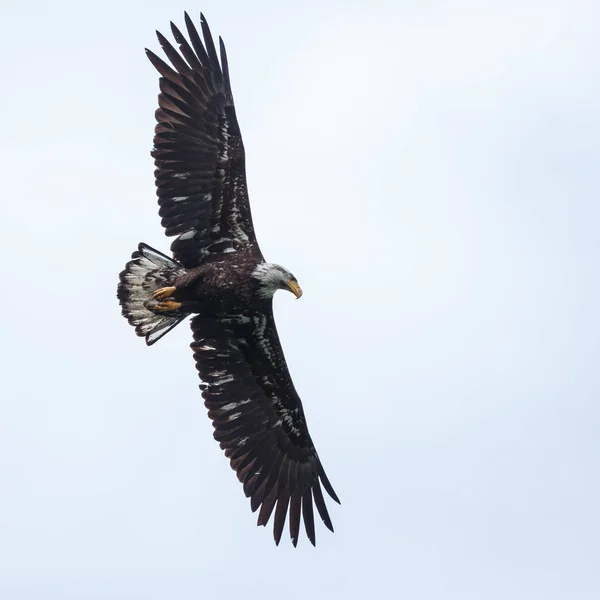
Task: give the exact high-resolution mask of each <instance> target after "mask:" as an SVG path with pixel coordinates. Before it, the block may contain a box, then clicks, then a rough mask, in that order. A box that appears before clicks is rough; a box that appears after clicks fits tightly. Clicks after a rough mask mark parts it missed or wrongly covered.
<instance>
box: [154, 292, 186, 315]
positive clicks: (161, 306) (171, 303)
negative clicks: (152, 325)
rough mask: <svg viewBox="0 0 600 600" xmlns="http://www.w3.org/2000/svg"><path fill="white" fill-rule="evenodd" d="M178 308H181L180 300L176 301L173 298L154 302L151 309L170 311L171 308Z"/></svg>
mask: <svg viewBox="0 0 600 600" xmlns="http://www.w3.org/2000/svg"><path fill="white" fill-rule="evenodd" d="M167 289H168V288H167ZM159 291H160V290H159ZM178 308H181V302H176V301H175V300H163V301H161V302H158V303H157V304H155V305H154V306H153V307H152V310H153V311H154V312H171V311H173V310H177V309H178Z"/></svg>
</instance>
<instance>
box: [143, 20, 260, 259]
mask: <svg viewBox="0 0 600 600" xmlns="http://www.w3.org/2000/svg"><path fill="white" fill-rule="evenodd" d="M200 20H201V27H202V34H203V36H204V44H203V43H202V40H201V39H200V36H199V35H198V31H197V30H196V28H195V27H194V24H193V23H192V20H191V19H190V17H189V16H188V14H187V13H186V14H185V24H186V28H187V32H188V36H189V39H190V42H191V45H190V42H188V41H187V40H186V38H185V37H184V36H183V34H182V33H181V32H180V31H179V29H177V27H175V25H173V23H171V30H172V32H173V35H174V37H175V40H176V41H177V43H178V44H179V49H180V51H181V54H180V53H179V52H177V50H175V48H173V46H172V45H171V44H170V43H169V42H168V41H167V39H166V38H165V37H164V36H163V35H162V34H161V33H159V32H156V33H157V36H158V41H159V42H160V45H161V46H162V48H163V50H164V52H165V54H166V55H167V58H168V59H169V61H170V62H171V64H172V65H173V67H174V69H173V68H171V67H170V66H169V65H167V64H166V63H165V62H164V61H162V60H161V59H160V58H158V56H156V55H155V54H154V53H153V52H151V51H150V50H148V49H146V53H147V55H148V58H149V59H150V61H151V62H152V64H153V65H154V66H155V67H156V69H157V70H158V72H159V73H160V74H161V75H162V77H161V78H160V90H161V93H160V94H159V96H158V104H159V108H158V110H157V111H156V120H157V121H158V124H157V125H156V128H155V134H154V150H153V152H152V156H153V157H154V159H155V161H154V164H155V165H156V170H155V172H154V175H155V177H156V187H157V194H158V204H159V206H160V210H159V215H160V216H161V217H162V224H163V226H164V227H165V229H166V232H165V233H166V234H167V235H169V236H171V235H177V236H178V237H177V239H176V240H174V241H173V243H172V244H171V250H172V251H173V255H174V257H175V258H176V259H177V260H178V261H179V262H181V264H183V266H185V267H188V268H190V267H194V266H196V265H198V263H199V262H200V261H201V260H202V258H203V257H204V256H206V255H207V254H210V253H221V252H231V251H235V250H237V249H239V248H240V247H242V246H244V245H246V244H252V245H253V246H255V247H256V252H257V253H258V254H259V255H260V250H259V249H258V245H257V244H256V238H255V236H254V227H253V225H252V215H251V213H250V204H249V202H248V189H247V186H246V168H245V156H244V145H243V143H242V136H241V133H240V128H239V125H238V122H237V118H236V116H235V108H234V106H233V96H232V94H231V84H230V82H229V69H228V66H227V55H226V54H225V46H224V45H223V40H221V38H219V46H220V54H221V63H220V64H219V58H218V57H217V52H216V50H215V45H214V42H213V39H212V36H211V33H210V29H209V28H208V24H207V22H206V19H205V18H204V16H203V15H201V16H200Z"/></svg>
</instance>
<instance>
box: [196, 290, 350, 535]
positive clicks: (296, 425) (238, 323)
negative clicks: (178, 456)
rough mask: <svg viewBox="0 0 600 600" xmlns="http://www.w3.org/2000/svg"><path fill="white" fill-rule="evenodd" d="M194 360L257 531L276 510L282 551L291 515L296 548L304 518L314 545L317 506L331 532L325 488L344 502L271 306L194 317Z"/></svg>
mask: <svg viewBox="0 0 600 600" xmlns="http://www.w3.org/2000/svg"><path fill="white" fill-rule="evenodd" d="M192 330H193V331H194V342H193V344H192V349H193V350H194V358H195V360H196V368H197V369H198V371H199V373H200V378H201V379H202V380H203V382H204V384H202V385H201V386H200V388H201V389H202V390H203V392H202V396H203V397H204V403H205V405H206V407H207V408H208V414H209V417H210V418H211V419H212V421H213V426H214V427H215V432H214V437H215V439H216V440H217V441H219V442H220V444H221V448H222V449H223V450H225V455H226V456H227V457H228V458H229V459H230V461H231V466H232V468H233V469H234V470H235V471H237V475H238V479H239V480H240V481H241V482H242V483H243V485H244V492H245V494H246V496H247V497H249V498H250V502H251V508H252V511H253V512H254V511H256V510H258V509H259V507H260V511H259V514H258V525H266V524H267V522H268V521H269V518H270V517H271V514H272V512H273V510H275V518H274V526H273V535H274V537H275V542H276V543H277V544H279V541H280V539H281V534H282V531H283V528H284V524H285V520H286V515H287V513H288V509H289V527H290V535H291V538H292V543H293V544H294V546H295V545H296V544H297V542H298V534H299V530H300V520H301V516H302V517H303V520H304V527H305V530H306V535H307V536H308V538H309V539H310V541H311V542H312V544H313V545H314V544H315V522H314V516H313V503H314V505H315V506H316V507H317V511H318V513H319V515H320V516H321V519H322V520H323V522H324V523H325V525H326V527H327V528H328V529H330V530H331V531H333V525H332V524H331V519H330V518H329V513H328V512H327V507H326V505H325V500H324V498H323V492H322V490H321V484H322V485H323V487H324V488H325V489H326V490H327V492H328V494H329V495H330V496H331V497H332V498H333V499H334V500H335V501H336V502H338V503H339V499H338V497H337V495H336V493H335V492H334V490H333V488H332V487H331V484H330V483H329V480H328V479H327V476H326V475H325V471H324V470H323V467H322V465H321V461H320V460H319V457H318V455H317V452H316V450H315V447H314V445H313V442H312V440H311V438H310V435H309V433H308V428H307V426H306V419H305V417H304V411H303V410H302V402H301V401H300V398H299V396H298V394H297V392H296V390H295V389H294V385H293V383H292V380H291V377H290V374H289V372H288V369H287V365H286V362H285V357H284V355H283V351H282V349H281V344H280V342H279V336H278V335H277V329H276V328H275V320H274V319H273V312H272V309H271V302H270V301H269V303H268V310H266V311H265V312H264V313H254V314H238V315H230V316H228V317H223V318H220V319H212V318H206V317H202V316H197V317H194V319H193V320H192Z"/></svg>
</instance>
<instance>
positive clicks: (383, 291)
mask: <svg viewBox="0 0 600 600" xmlns="http://www.w3.org/2000/svg"><path fill="white" fill-rule="evenodd" d="M184 9H187V10H189V11H190V12H191V13H192V14H194V15H195V18H197V15H198V13H199V11H200V10H203V11H204V12H205V14H206V16H207V18H208V20H209V22H210V24H211V28H212V30H213V34H214V35H215V37H216V36H217V35H219V34H221V35H223V37H224V39H225V41H226V44H227V49H228V55H229V61H230V67H231V73H232V80H233V89H234V95H235V97H236V103H237V110H238V117H239V120H240V123H241V126H242V130H243V134H244V140H245V145H246V152H247V156H248V159H247V163H248V165H247V167H248V177H249V186H250V194H251V201H252V208H253V214H254V220H255V225H256V229H257V233H258V236H259V240H260V243H261V246H262V249H263V251H264V253H265V255H266V256H267V257H268V258H269V259H270V260H273V261H275V262H279V263H281V264H283V265H285V266H287V267H288V268H290V269H291V270H292V271H293V272H294V273H295V274H296V275H297V277H298V278H299V280H300V282H301V284H302V286H303V288H304V290H305V295H304V297H303V298H302V300H301V301H300V302H295V301H293V298H292V296H291V295H284V294H280V295H279V296H278V297H277V299H276V302H275V304H276V318H277V322H278V326H279V330H280V334H281V337H282V341H283V345H284V349H285V351H286V356H287V359H288V363H289V365H290V368H291V372H292V375H293V377H294V380H295V382H296V386H297V388H298V390H299V392H300V394H301V396H302V397H303V399H304V405H305V410H306V413H307V417H308V420H309V425H310V430H311V433H312V436H313V439H314V440H315V443H316V445H317V448H318V450H319V453H320V455H321V458H322V460H323V463H324V465H325V468H326V470H327V472H328V474H329V476H330V479H331V481H332V483H333V485H334V487H335V488H336V490H337V492H338V494H339V495H340V497H341V499H342V506H341V507H338V506H336V505H334V504H333V503H330V506H331V515H332V518H333V521H334V525H335V527H336V533H335V534H334V535H332V534H330V533H329V532H327V531H326V530H325V528H324V527H323V526H320V523H319V524H318V525H319V527H318V530H317V548H316V549H314V548H312V547H311V546H310V545H309V543H308V542H307V540H306V538H305V537H302V539H301V541H300V544H299V547H298V548H297V549H296V550H294V549H293V548H292V546H291V544H290V543H289V541H288V538H287V535H286V537H285V539H284V540H283V542H282V544H281V545H280V547H279V548H276V547H275V545H274V544H273V541H272V534H271V530H270V528H269V529H268V530H266V531H265V530H263V529H258V528H256V526H255V520H256V515H253V514H252V513H251V512H250V507H249V502H248V501H247V500H246V499H245V498H244V495H243V492H242V489H241V486H240V485H239V483H238V481H237V479H236V477H235V475H234V473H233V471H231V469H230V468H229V466H228V464H227V461H226V459H225V458H224V457H223V456H222V453H221V451H220V450H219V448H218V445H217V443H216V442H214V440H213V439H212V426H211V425H210V422H209V420H208V419H207V417H206V415H205V409H204V407H203V405H202V400H201V397H200V393H199V390H198V389H197V384H198V381H197V378H196V371H195V369H194V365H193V360H192V355H191V352H190V350H189V348H188V344H189V343H190V341H191V334H190V331H189V328H188V327H187V326H186V325H181V326H179V327H178V328H177V330H175V331H174V332H172V333H170V334H169V335H168V336H167V337H166V338H165V339H164V340H162V341H161V342H160V343H159V344H157V345H156V346H155V347H153V348H150V349H148V348H146V347H145V345H144V343H143V341H142V340H140V339H138V338H136V337H135V335H134V332H133V330H132V329H131V328H130V327H129V326H127V324H126V322H125V321H124V319H123V318H122V317H121V316H120V314H119V308H118V304H117V300H116V298H115V290H116V284H117V275H118V273H119V271H120V270H121V269H122V268H123V265H124V263H125V262H126V260H127V259H128V257H129V255H130V253H131V252H132V251H133V250H134V249H135V247H136V245H137V243H138V242H139V241H142V240H143V241H146V242H148V243H150V244H151V245H153V246H156V247H157V248H160V249H163V250H166V249H167V248H168V243H169V242H168V241H167V240H166V238H164V236H163V234H162V230H161V228H160V223H159V218H158V216H157V207H156V203H155V194H154V185H153V176H152V172H153V165H152V160H151V158H150V156H149V150H150V147H151V137H152V128H153V124H154V117H153V113H154V109H155V107H156V94H157V90H158V86H157V75H156V73H155V71H154V69H153V68H152V66H151V65H150V64H149V63H148V61H147V60H146V58H145V56H144V52H143V48H144V46H149V47H150V48H152V49H154V50H157V49H158V48H159V46H158V43H157V42H156V39H155V37H154V30H155V29H160V30H161V31H163V32H164V33H168V24H169V21H170V20H174V21H175V22H176V23H178V24H180V25H181V24H182V23H183V10H184ZM0 19H1V22H2V24H3V27H2V29H3V33H2V36H0V56H1V57H2V58H0V60H1V61H2V87H3V93H2V95H1V97H0V108H1V109H2V114H3V124H2V135H1V139H0V160H1V164H2V167H3V169H2V170H3V173H4V176H3V189H2V201H1V203H0V218H1V219H2V223H3V232H4V233H3V235H2V239H1V240H0V244H1V245H2V251H3V252H2V254H3V261H2V264H1V266H0V269H1V275H2V283H3V286H4V292H3V304H2V306H3V312H4V315H5V316H4V318H3V320H2V321H3V322H2V342H3V343H2V344H1V345H0V352H1V364H2V370H3V376H2V382H3V383H2V387H3V390H2V399H1V400H0V402H1V413H0V507H1V509H0V597H1V598H2V599H3V600H4V599H5V600H17V599H18V600H33V599H42V598H43V599H44V600H47V599H50V600H54V599H60V600H63V599H65V600H67V599H77V600H81V599H86V600H87V599H98V600H104V599H123V600H132V599H140V600H154V599H156V600H159V599H161V600H162V599H164V598H177V599H178V600H187V599H192V598H213V599H217V600H220V599H224V600H227V599H230V598H232V599H233V598H240V597H244V598H261V599H264V598H281V597H285V598H287V599H289V600H295V599H299V598H306V597H307V596H310V597H312V598H348V599H354V598H356V599H359V598H360V599H362V598H365V597H373V598H410V599H411V600H429V599H431V600H446V599H457V600H458V599H460V600H467V599H468V600H481V599H482V598H484V599H485V600H496V599H497V600H505V599H506V598H511V599H524V600H535V599H540V600H541V599H544V600H547V599H563V598H564V599H577V600H586V599H588V598H589V599H597V598H598V597H600V583H599V578H598V564H600V547H599V546H600V542H599V541H598V540H599V539H600V517H599V516H598V506H599V504H600V484H599V483H598V472H599V456H600V442H599V441H598V431H599V428H600V409H599V407H598V397H599V394H600V375H599V373H598V358H599V351H600V347H599V346H600V343H599V339H600V336H599V334H600V317H599V312H598V305H599V304H598V303H599V300H600V283H599V278H598V259H599V258H600V242H599V235H598V226H599V221H600V205H599V202H598V200H599V193H598V191H599V187H600V186H599V179H600V141H599V139H600V110H599V108H598V107H599V106H600V59H599V58H598V57H599V56H600V41H599V40H600V31H599V30H600V9H599V8H598V4H597V3H596V2H592V1H589V2H585V1H568V2H567V1H566V0H565V1H554V2H552V1H546V2H541V1H533V0H531V1H523V0H521V1H519V2H507V1H506V0H504V1H502V2H500V1H499V2H485V1H483V2H482V1H477V2H476V1H474V0H473V1H471V2H468V1H458V0H456V1H449V2H405V3H402V2H370V3H367V2H362V3H358V2H323V1H321V2H312V1H303V2H302V3H295V4H294V5H292V4H291V3H283V2H275V1H272V2H266V1H262V2H261V1H258V0H257V1H254V2H242V1H241V0H238V1H237V2H233V1H230V2H226V1H220V2H217V1H215V0H205V1H204V3H203V4H194V3H190V2H189V0H188V1H187V2H186V3H181V2H179V1H175V2H167V3H165V2H155V1H153V2H141V1H139V2H133V1H132V2H127V1H123V2H115V1H113V0H107V1H105V2H103V3H99V4H98V3H95V4H85V3H80V2H64V1H63V2H59V3H46V2H43V3H42V2H33V3H24V2H18V3H17V2H12V3H8V4H7V3H3V5H2V8H0Z"/></svg>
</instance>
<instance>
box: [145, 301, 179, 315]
mask: <svg viewBox="0 0 600 600" xmlns="http://www.w3.org/2000/svg"><path fill="white" fill-rule="evenodd" d="M178 308H181V302H175V300H165V301H163V302H159V303H158V304H157V305H156V306H153V307H152V310H153V311H154V312H171V311H172V310H177V309H178Z"/></svg>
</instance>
